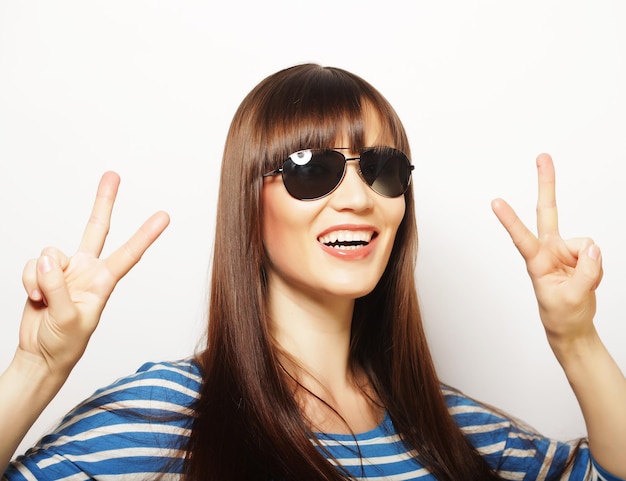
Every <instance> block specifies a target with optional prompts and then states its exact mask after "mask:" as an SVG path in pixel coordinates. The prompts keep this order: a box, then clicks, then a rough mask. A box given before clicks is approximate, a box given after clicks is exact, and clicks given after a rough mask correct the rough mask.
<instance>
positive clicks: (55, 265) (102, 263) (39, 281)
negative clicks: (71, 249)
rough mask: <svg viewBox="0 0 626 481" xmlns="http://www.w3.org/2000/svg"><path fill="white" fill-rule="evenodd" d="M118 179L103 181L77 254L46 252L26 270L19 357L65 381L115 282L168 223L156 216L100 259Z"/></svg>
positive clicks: (105, 177) (161, 214)
mask: <svg viewBox="0 0 626 481" xmlns="http://www.w3.org/2000/svg"><path fill="white" fill-rule="evenodd" d="M119 182H120V179H119V176H118V175H117V174H116V173H114V172H107V173H105V174H104V175H103V176H102V179H101V180H100V184H99V186H98V191H97V194H96V200H95V203H94V206H93V209H92V212H91V216H90V218H89V222H88V224H87V227H86V228H85V231H84V234H83V238H82V240H81V242H80V246H79V248H78V251H77V252H76V254H74V255H73V256H72V257H67V256H66V255H64V254H63V253H61V252H60V251H59V250H57V249H55V248H50V247H49V248H46V249H44V250H43V251H42V253H41V256H40V257H39V258H38V259H33V260H31V261H30V262H29V263H28V264H27V265H26V267H25V269H24V275H23V282H24V287H25V288H26V291H27V293H28V300H27V302H26V307H25V309H24V315H23V318H22V324H21V328H20V339H19V348H18V355H24V354H25V355H26V356H30V357H33V356H34V358H35V360H37V361H43V362H44V363H45V365H46V366H47V368H48V369H49V370H50V374H51V375H53V376H55V375H61V376H67V374H69V371H70V370H71V369H72V367H73V366H74V365H75V364H76V362H77V361H78V359H80V357H81V355H82V353H83V351H84V349H85V347H86V345H87V342H88V341H89V338H90V336H91V334H92V333H93V331H94V330H95V328H96V326H97V324H98V321H99V319H100V314H101V313H102V310H103V309H104V306H105V304H106V301H107V300H108V298H109V296H110V295H111V292H112V291H113V288H114V287H115V285H116V284H117V282H118V281H119V280H120V279H121V278H122V277H123V276H124V275H125V274H126V273H127V272H128V271H129V270H130V269H131V268H132V267H133V266H134V265H135V264H136V263H137V262H138V261H139V259H140V258H141V256H142V255H143V253H144V252H145V251H146V249H147V248H148V247H149V246H150V245H151V244H152V243H153V242H154V241H155V240H156V238H157V237H158V236H159V235H160V234H161V233H162V232H163V230H164V229H165V228H166V227H167V225H168V223H169V217H168V215H167V214H166V213H164V212H157V213H156V214H154V215H153V216H152V217H150V218H149V219H148V220H147V221H146V222H145V223H144V224H143V225H142V226H141V228H140V229H139V230H138V231H137V232H136V233H135V234H134V235H133V236H132V237H131V238H130V239H129V240H128V241H127V242H126V243H125V244H124V245H122V246H121V247H120V248H118V249H117V250H116V251H115V252H113V253H112V254H111V255H110V256H109V257H107V258H105V259H100V254H101V252H102V249H103V247H104V243H105V240H106V236H107V234H108V232H109V226H110V220H111V212H112V210H113V204H114V202H115V197H116V194H117V189H118V186H119Z"/></svg>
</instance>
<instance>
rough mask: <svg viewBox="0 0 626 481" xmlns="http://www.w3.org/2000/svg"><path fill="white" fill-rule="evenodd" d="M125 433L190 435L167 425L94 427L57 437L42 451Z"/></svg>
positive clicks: (184, 429) (44, 446)
mask: <svg viewBox="0 0 626 481" xmlns="http://www.w3.org/2000/svg"><path fill="white" fill-rule="evenodd" d="M126 433H152V434H174V435H178V436H184V437H189V436H190V435H191V429H187V428H181V427H178V426H170V425H167V424H165V425H164V424H140V423H128V424H112V425H105V426H102V427H96V428H94V429H90V430H88V431H82V432H80V433H78V434H75V435H74V436H59V437H58V438H57V439H55V440H54V442H52V443H47V444H45V445H42V446H41V447H42V448H43V449H48V448H50V447H51V446H57V445H58V446H63V445H65V444H68V443H71V442H76V441H78V442H81V441H87V440H89V439H95V438H98V437H101V436H106V435H109V434H126Z"/></svg>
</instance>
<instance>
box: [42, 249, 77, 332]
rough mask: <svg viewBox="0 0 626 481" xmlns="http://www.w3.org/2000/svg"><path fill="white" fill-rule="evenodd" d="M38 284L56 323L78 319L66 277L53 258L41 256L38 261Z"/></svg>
mask: <svg viewBox="0 0 626 481" xmlns="http://www.w3.org/2000/svg"><path fill="white" fill-rule="evenodd" d="M37 284H38V286H39V289H40V290H41V292H42V294H43V296H44V298H45V300H46V304H47V306H48V312H49V313H50V316H51V317H52V318H53V319H55V321H57V322H58V323H60V324H63V323H64V322H66V321H68V320H71V319H74V318H75V317H76V308H75V306H74V303H73V302H72V299H71V296H70V294H69V291H68V288H67V284H66V282H65V276H64V274H63V271H62V270H61V267H60V266H59V265H58V264H57V262H56V260H55V259H54V258H53V257H49V256H41V257H40V258H39V259H37Z"/></svg>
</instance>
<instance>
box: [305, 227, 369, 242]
mask: <svg viewBox="0 0 626 481" xmlns="http://www.w3.org/2000/svg"><path fill="white" fill-rule="evenodd" d="M377 233H378V231H377V230H376V228H375V227H373V226H371V225H355V224H342V225H335V226H333V227H330V228H328V229H326V230H324V231H323V232H321V233H320V234H319V235H318V236H317V240H318V241H319V242H321V243H322V244H330V243H333V242H352V241H363V242H366V243H369V242H370V241H371V240H372V238H373V237H374V236H375V235H377Z"/></svg>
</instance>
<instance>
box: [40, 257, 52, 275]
mask: <svg viewBox="0 0 626 481" xmlns="http://www.w3.org/2000/svg"><path fill="white" fill-rule="evenodd" d="M51 270H52V259H50V257H48V256H42V257H41V260H40V261H39V272H41V273H42V274H45V273H47V272H50V271H51Z"/></svg>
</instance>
